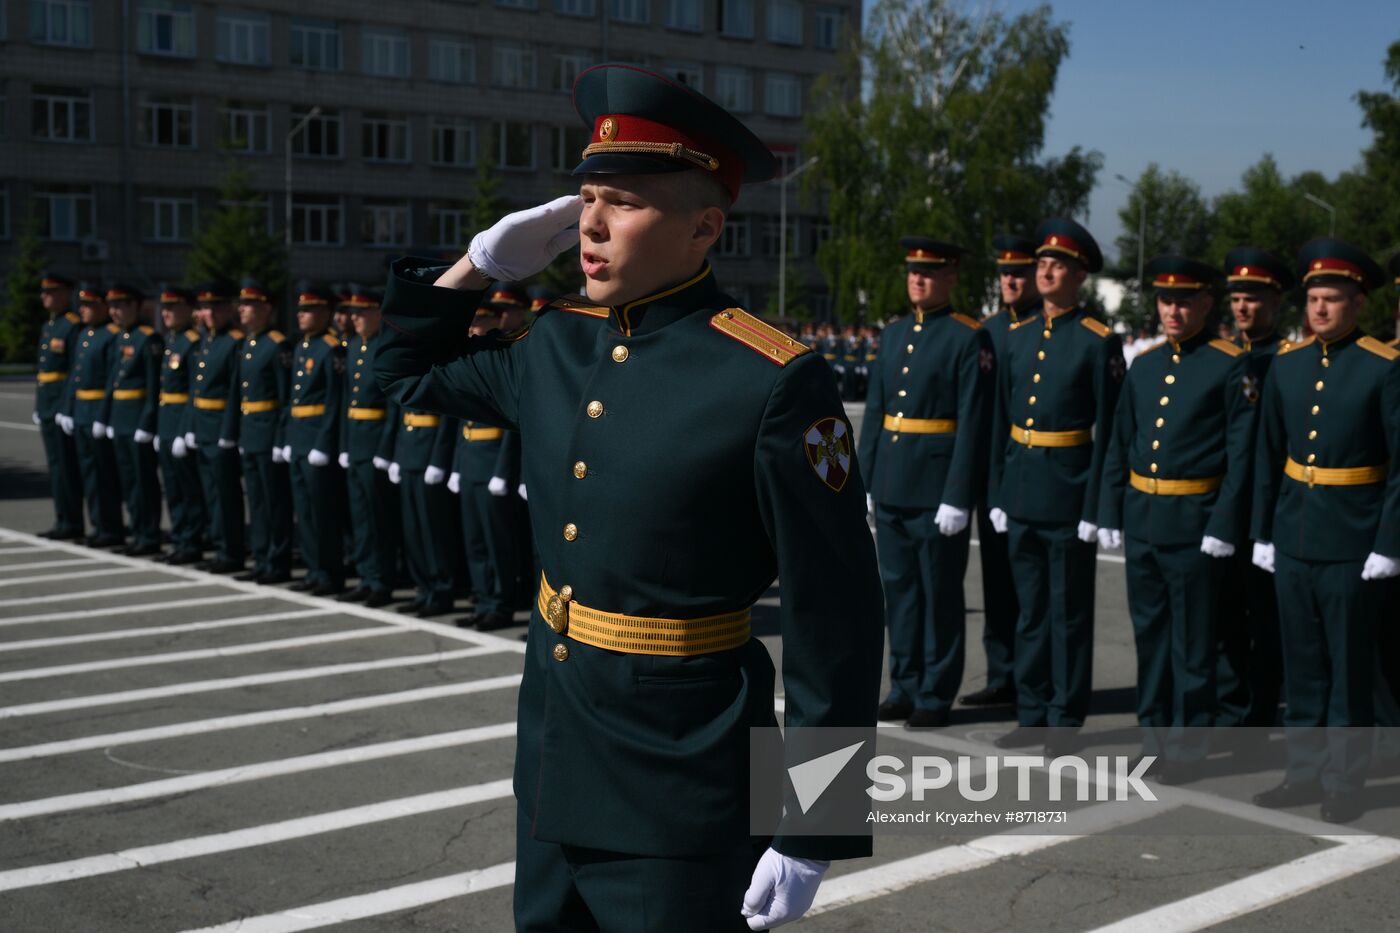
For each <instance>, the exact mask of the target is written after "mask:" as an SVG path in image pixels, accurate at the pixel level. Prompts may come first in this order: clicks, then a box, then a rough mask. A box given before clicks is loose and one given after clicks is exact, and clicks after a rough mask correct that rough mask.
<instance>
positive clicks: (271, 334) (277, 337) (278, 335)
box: [267, 330, 287, 343]
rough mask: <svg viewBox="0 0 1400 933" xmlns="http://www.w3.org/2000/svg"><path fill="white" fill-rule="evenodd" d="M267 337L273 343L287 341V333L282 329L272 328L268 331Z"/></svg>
mask: <svg viewBox="0 0 1400 933" xmlns="http://www.w3.org/2000/svg"><path fill="white" fill-rule="evenodd" d="M267 339H268V340H271V341H272V342H273V343H283V342H285V341H286V339H287V335H286V334H284V333H282V332H281V331H280V330H270V331H268V332H267Z"/></svg>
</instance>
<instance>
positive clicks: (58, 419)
mask: <svg viewBox="0 0 1400 933" xmlns="http://www.w3.org/2000/svg"><path fill="white" fill-rule="evenodd" d="M53 421H54V424H56V425H58V426H59V428H60V429H61V430H62V431H63V433H64V434H67V435H68V436H69V437H72V436H73V417H72V416H71V415H64V414H58V415H54V416H53Z"/></svg>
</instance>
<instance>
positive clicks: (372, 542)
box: [345, 460, 403, 592]
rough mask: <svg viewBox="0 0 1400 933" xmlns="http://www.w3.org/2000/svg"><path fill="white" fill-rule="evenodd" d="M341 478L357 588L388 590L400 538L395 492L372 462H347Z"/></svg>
mask: <svg viewBox="0 0 1400 933" xmlns="http://www.w3.org/2000/svg"><path fill="white" fill-rule="evenodd" d="M345 479H346V482H347V484H348V486H349V498H350V515H351V517H352V521H351V522H350V526H351V529H352V530H353V532H354V535H355V544H354V548H353V550H352V551H351V557H352V563H353V565H354V568H355V573H356V574H357V575H358V576H359V578H360V586H362V587H364V588H365V589H370V590H375V591H376V592H383V591H386V590H392V589H393V588H394V579H395V577H396V576H397V575H398V569H397V568H398V562H399V548H400V540H401V537H402V535H403V524H402V522H403V520H402V518H401V515H400V508H399V495H398V490H396V489H395V488H394V484H393V483H391V482H389V477H388V475H387V474H386V473H385V472H384V471H383V470H376V469H375V468H374V461H372V460H363V461H360V462H355V461H351V463H350V469H349V470H347V471H346V477H345Z"/></svg>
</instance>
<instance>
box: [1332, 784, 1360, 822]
mask: <svg viewBox="0 0 1400 933" xmlns="http://www.w3.org/2000/svg"><path fill="white" fill-rule="evenodd" d="M1363 812H1365V811H1364V809H1363V808H1362V806H1361V795H1360V794H1358V793H1350V794H1344V793H1336V792H1333V791H1328V792H1327V793H1325V794H1323V795H1322V819H1323V820H1324V821H1326V822H1328V823H1350V822H1351V821H1352V820H1354V819H1356V818H1357V817H1359V816H1360V815H1361V814H1362V813H1363Z"/></svg>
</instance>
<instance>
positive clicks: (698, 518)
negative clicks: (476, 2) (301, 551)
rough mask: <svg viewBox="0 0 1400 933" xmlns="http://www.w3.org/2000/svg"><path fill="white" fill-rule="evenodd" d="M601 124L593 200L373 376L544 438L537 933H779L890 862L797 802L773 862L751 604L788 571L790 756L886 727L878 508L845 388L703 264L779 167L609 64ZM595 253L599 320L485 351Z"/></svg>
mask: <svg viewBox="0 0 1400 933" xmlns="http://www.w3.org/2000/svg"><path fill="white" fill-rule="evenodd" d="M574 100H575V104H576V106H577V107H578V109H579V111H580V113H581V115H582V116H583V118H584V120H585V122H586V123H587V124H588V126H589V127H590V128H591V131H592V139H591V142H590V144H589V146H588V147H587V148H586V149H585V150H584V161H583V163H582V164H581V165H580V166H579V167H578V169H577V170H576V171H577V174H579V175H580V176H581V177H582V182H583V183H582V188H581V191H582V197H581V199H580V198H574V197H566V198H560V199H558V200H556V201H554V202H551V203H549V204H546V205H543V206H541V207H538V208H534V209H532V210H529V211H523V212H520V213H517V214H513V215H511V216H509V217H506V218H504V219H503V220H502V221H500V222H499V223H498V224H497V225H496V226H495V227H493V228H491V229H490V230H488V231H483V232H481V233H479V234H477V236H476V237H475V238H474V239H473V240H472V245H471V247H470V248H469V249H468V252H467V256H466V257H464V258H463V259H462V260H461V261H460V262H459V263H458V264H457V265H456V266H454V267H452V268H451V269H443V268H441V267H438V268H432V267H430V266H429V265H428V264H427V263H425V262H420V261H417V260H413V259H405V260H400V261H399V262H397V263H396V264H395V265H394V267H393V270H392V273H391V278H390V291H389V293H388V294H387V296H386V299H385V308H386V321H387V327H388V330H389V332H390V334H391V339H390V341H389V343H388V345H387V346H386V347H385V348H384V349H383V350H382V351H381V352H380V354H379V356H378V358H377V360H376V370H377V372H378V375H379V378H380V379H381V380H382V381H383V382H384V384H385V385H387V386H390V387H391V390H392V392H393V393H394V394H396V395H397V396H398V397H399V398H400V399H402V401H403V402H404V404H405V405H408V406H418V407H422V408H427V409H430V410H436V411H441V412H445V413H448V414H452V415H455V416H458V417H461V418H465V419H471V420H473V421H483V422H486V423H493V422H494V423H497V424H503V425H507V426H513V427H518V428H519V430H520V431H521V437H522V440H523V448H522V466H523V470H524V476H525V482H526V485H527V486H528V487H529V489H530V514H531V519H532V521H533V524H534V526H535V537H536V541H537V542H538V545H539V548H540V556H541V559H542V561H543V567H544V572H543V574H542V576H541V580H540V592H539V598H538V602H537V605H536V612H535V615H534V617H533V619H532V623H531V626H532V628H531V632H530V636H529V640H528V642H527V644H526V661H525V673H524V681H523V683H522V685H521V691H520V713H519V724H520V729H519V738H518V750H517V754H516V773H515V790H516V796H517V799H518V802H519V810H518V812H519V820H518V823H517V825H518V832H517V847H516V883H515V911H516V925H517V928H518V929H520V930H522V931H536V930H556V929H598V928H599V926H600V925H605V926H606V927H607V928H608V929H609V930H614V931H630V930H644V929H650V930H659V929H664V930H672V931H686V930H705V931H713V930H743V929H746V921H745V920H744V919H743V918H741V917H740V912H741V906H742V913H743V914H744V916H745V917H747V918H748V919H747V928H752V929H759V928H763V927H767V926H771V925H774V924H776V923H780V922H785V921H787V920H791V919H795V918H796V917H797V916H800V915H801V914H802V913H803V912H804V911H805V910H806V909H807V907H808V906H809V905H810V904H811V903H812V899H813V898H814V897H815V894H816V887H817V884H818V883H819V881H820V878H821V876H822V873H823V872H824V871H825V867H826V860H828V859H832V858H848V857H858V856H863V855H868V854H869V853H870V847H871V843H870V839H869V837H851V836H837V837H833V836H804V835H800V834H791V833H789V832H787V827H788V826H790V825H792V824H793V823H794V822H799V821H801V820H802V819H803V817H802V815H801V813H800V812H799V809H798V807H797V804H796V801H793V803H792V805H791V806H790V807H789V808H788V813H787V816H786V817H785V820H786V822H785V823H784V824H783V825H781V826H779V827H778V832H777V835H776V836H775V837H774V838H773V839H772V842H771V846H770V847H769V848H768V849H767V850H766V851H764V852H763V855H762V856H761V857H758V851H759V850H761V849H762V846H763V844H764V843H766V842H767V840H766V839H760V840H754V839H753V838H751V837H750V835H749V832H750V827H749V825H748V814H749V807H748V801H747V796H748V790H747V785H748V781H749V775H748V768H749V755H748V741H749V728H750V727H751V726H772V725H774V724H775V720H774V716H773V696H772V691H773V686H774V685H773V669H772V662H771V661H770V660H769V658H768V654H767V651H766V650H765V649H764V647H763V644H762V642H760V641H758V640H757V639H753V638H751V637H750V631H749V624H750V607H751V606H752V605H753V603H754V601H755V600H756V599H758V598H760V597H761V596H762V594H763V593H764V592H766V591H767V589H768V587H769V586H770V585H771V583H772V582H773V580H774V577H775V576H777V577H781V580H782V600H781V607H780V611H779V615H780V622H781V626H782V633H783V664H784V672H785V677H784V681H785V685H786V717H787V723H788V726H789V734H791V732H792V729H793V728H795V727H798V726H819V725H837V724H841V725H849V726H860V727H869V726H871V725H873V722H874V715H875V707H876V705H877V702H878V698H879V697H878V689H879V679H880V671H879V668H880V653H881V638H880V624H881V618H882V614H881V596H880V583H879V577H878V569H877V566H876V562H875V554H874V549H873V547H872V544H871V540H870V535H869V532H868V530H867V526H866V522H865V508H864V500H865V495H864V488H863V485H862V483H861V481H860V479H859V477H858V476H857V475H856V474H857V466H858V465H857V461H856V459H855V458H854V457H853V456H852V447H851V430H850V426H849V424H848V422H847V421H846V419H845V416H844V411H843V406H842V404H841V400H840V397H839V394H838V392H837V389H836V385H835V382H834V380H833V378H832V374H831V371H830V369H829V367H827V366H826V364H825V363H823V362H822V361H821V358H820V356H818V355H816V354H811V353H808V352H807V348H806V347H804V346H802V345H801V344H799V343H798V342H797V341H795V340H793V339H791V338H789V337H787V336H786V335H784V334H782V333H781V332H780V331H778V330H776V329H774V328H772V327H769V326H767V325H765V324H764V323H763V322H761V321H760V320H758V319H757V318H755V317H753V316H752V315H750V314H748V313H747V312H745V311H743V310H742V309H740V308H737V307H734V303H733V301H732V300H731V299H729V298H728V297H727V296H726V295H725V294H724V293H723V292H722V291H721V290H720V288H719V286H718V284H717V283H716V282H715V277H714V274H713V272H712V270H711V268H710V266H709V265H708V263H707V262H706V261H705V257H706V254H707V253H708V251H709V249H710V247H711V246H712V244H713V243H714V241H715V240H716V239H717V238H718V237H719V235H720V233H721V231H722V228H723V223H724V217H725V214H726V213H727V211H728V210H729V208H730V206H731V204H732V202H733V200H734V198H735V197H736V196H737V194H738V190H739V186H740V184H741V182H743V181H745V180H748V181H761V180H764V179H767V178H769V177H771V176H772V174H773V171H774V160H773V157H772V154H771V153H770V152H769V151H768V149H767V148H766V147H765V146H764V145H763V143H762V142H760V141H759V140H758V139H757V138H756V137H754V136H753V134H752V133H750V132H749V131H748V130H747V128H745V127H744V126H743V125H742V124H740V123H739V122H738V121H737V120H735V119H734V118H733V117H731V116H730V115H729V114H728V113H726V112H725V111H723V110H722V109H721V108H719V107H717V106H716V105H714V104H713V103H711V102H710V101H709V100H708V99H706V98H704V97H702V96H701V95H699V94H697V93H696V92H694V91H693V90H690V89H689V88H686V87H685V86H684V85H680V84H678V83H676V82H674V81H672V80H670V79H668V78H663V77H661V76H658V75H653V74H650V73H648V72H645V71H643V70H641V69H639V68H636V67H633V66H620V65H604V66H599V67H596V68H592V69H589V70H588V71H586V72H584V73H583V75H581V76H580V78H579V80H578V82H577V83H576V85H575V91H574ZM580 211H581V212H582V215H581V217H580ZM575 220H578V222H579V230H578V232H577V233H575V232H574V231H573V230H571V229H569V227H570V225H571V224H572V223H573V222H574V221H575ZM575 244H579V247H580V258H581V260H582V265H583V271H584V274H585V275H586V276H587V279H588V297H587V298H586V299H577V300H570V299H560V300H558V301H556V302H555V303H554V305H553V306H552V307H551V308H549V309H547V310H546V311H543V312H541V313H540V314H539V315H537V316H536V319H535V321H534V325H533V327H531V328H530V330H529V331H528V334H527V335H524V336H518V337H517V339H515V340H511V341H506V342H501V341H499V340H489V339H488V340H482V339H478V340H472V339H469V338H467V337H466V335H465V334H464V333H463V330H464V329H463V328H462V326H461V320H462V317H463V315H464V314H469V313H471V309H473V308H474V307H475V306H476V304H477V303H478V302H479V300H480V297H481V295H482V294H483V292H484V290H485V289H486V287H487V282H488V281H489V279H492V278H494V279H520V278H523V277H526V276H528V275H530V274H532V273H534V272H535V271H537V270H539V269H541V268H543V267H544V266H546V265H547V264H548V263H549V262H550V260H552V259H553V257H554V256H555V255H556V254H557V253H559V252H562V251H563V250H565V249H568V248H570V247H574V246H575ZM435 285H436V287H435ZM953 326H955V327H956V326H960V325H953ZM798 760H802V759H798ZM791 763H794V764H795V763H796V762H795V761H793V762H791ZM848 767H851V768H857V767H859V766H858V765H854V764H853V765H849V766H848ZM639 788H645V789H646V792H645V793H638V789H639ZM832 792H833V791H832V790H828V791H827V793H828V794H830V793H832ZM859 796H861V797H864V794H863V792H860V793H859ZM841 799H845V797H844V796H842V797H841ZM825 800H826V798H825V797H824V798H823V803H825ZM868 803H869V801H868V798H867V799H865V801H864V806H868ZM853 806H856V804H853ZM862 809H863V807H862ZM755 842H757V845H755ZM746 886H747V891H746V890H745V889H746Z"/></svg>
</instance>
